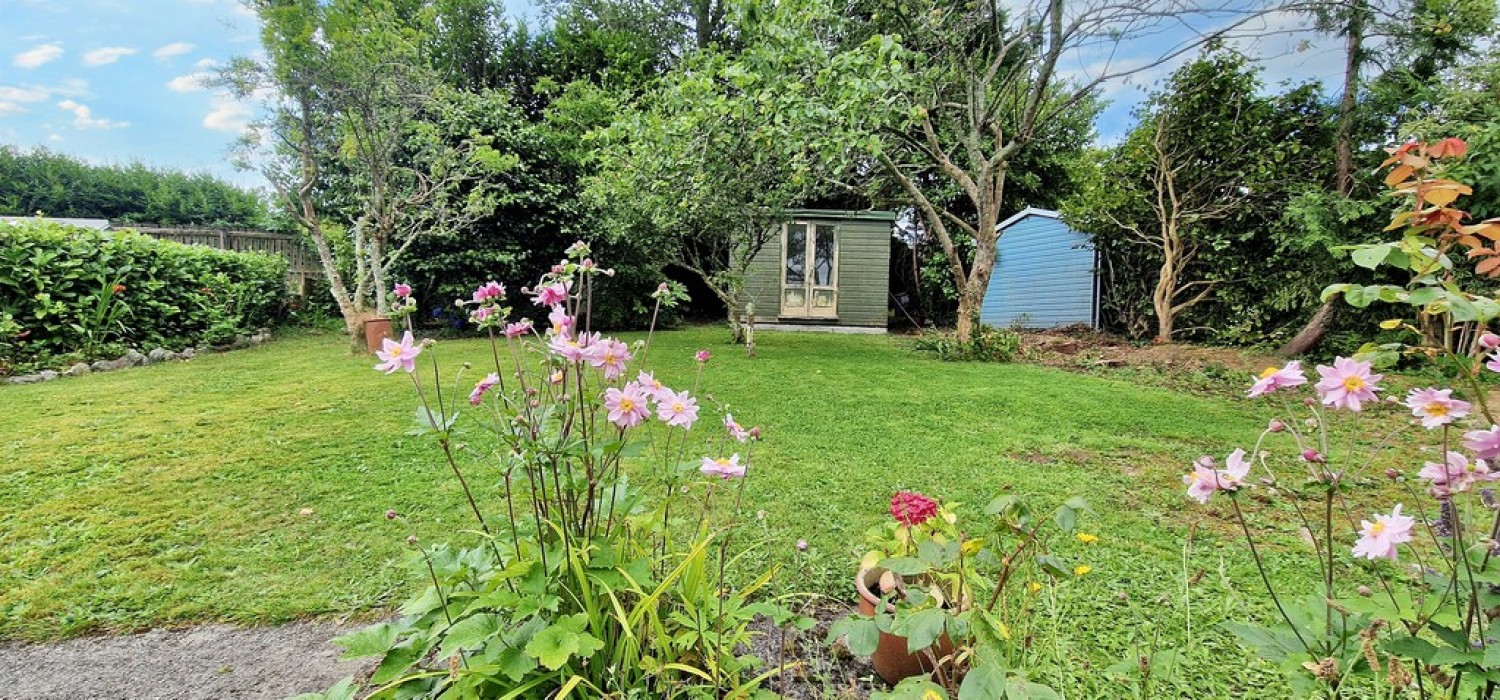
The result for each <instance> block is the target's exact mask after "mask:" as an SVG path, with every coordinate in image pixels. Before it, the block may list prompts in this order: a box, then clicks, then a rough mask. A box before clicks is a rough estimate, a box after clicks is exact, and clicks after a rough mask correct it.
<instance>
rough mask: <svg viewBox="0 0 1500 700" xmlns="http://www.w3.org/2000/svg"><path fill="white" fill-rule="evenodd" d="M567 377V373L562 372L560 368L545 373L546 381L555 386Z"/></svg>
mask: <svg viewBox="0 0 1500 700" xmlns="http://www.w3.org/2000/svg"><path fill="white" fill-rule="evenodd" d="M567 378H568V375H567V373H565V372H563V371H562V370H557V371H556V372H553V373H552V374H549V375H547V383H548V384H552V385H554V386H556V385H558V384H561V383H563V380H564V379H567Z"/></svg>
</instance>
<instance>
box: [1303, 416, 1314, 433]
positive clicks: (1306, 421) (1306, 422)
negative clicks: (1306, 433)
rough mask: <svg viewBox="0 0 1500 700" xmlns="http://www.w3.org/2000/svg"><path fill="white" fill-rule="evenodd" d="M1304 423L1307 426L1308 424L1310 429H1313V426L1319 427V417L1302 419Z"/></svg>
mask: <svg viewBox="0 0 1500 700" xmlns="http://www.w3.org/2000/svg"><path fill="white" fill-rule="evenodd" d="M1302 424H1303V425H1305V426H1307V428H1308V429H1309V430H1311V429H1313V428H1316V427H1318V419H1316V418H1308V419H1307V420H1305V421H1302Z"/></svg>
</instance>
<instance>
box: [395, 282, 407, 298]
mask: <svg viewBox="0 0 1500 700" xmlns="http://www.w3.org/2000/svg"><path fill="white" fill-rule="evenodd" d="M391 291H392V292H393V293H395V295H396V298H397V299H406V298H408V297H410V296H411V285H409V284H403V283H397V284H396V288H395V289H393V290H391Z"/></svg>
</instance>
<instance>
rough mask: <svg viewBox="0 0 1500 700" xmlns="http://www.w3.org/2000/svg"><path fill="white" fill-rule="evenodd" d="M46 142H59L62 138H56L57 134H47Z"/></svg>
mask: <svg viewBox="0 0 1500 700" xmlns="http://www.w3.org/2000/svg"><path fill="white" fill-rule="evenodd" d="M47 140H48V141H61V140H63V137H61V136H58V135H57V134H47Z"/></svg>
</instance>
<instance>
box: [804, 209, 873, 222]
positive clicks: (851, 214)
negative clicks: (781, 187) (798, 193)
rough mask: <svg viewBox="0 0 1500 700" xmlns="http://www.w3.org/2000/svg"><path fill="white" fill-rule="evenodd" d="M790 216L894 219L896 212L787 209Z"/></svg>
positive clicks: (870, 219)
mask: <svg viewBox="0 0 1500 700" xmlns="http://www.w3.org/2000/svg"><path fill="white" fill-rule="evenodd" d="M786 213H788V214H791V215H792V216H806V217H820V216H821V217H825V218H830V219H865V220H868V221H895V220H896V212H893V211H879V210H875V209H865V210H860V211H855V210H852V209H788V210H787V212H786Z"/></svg>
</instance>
